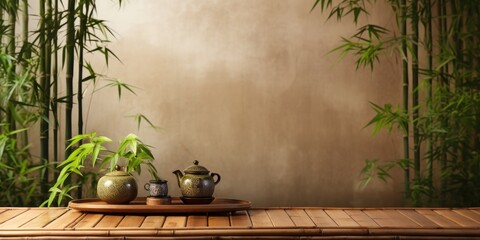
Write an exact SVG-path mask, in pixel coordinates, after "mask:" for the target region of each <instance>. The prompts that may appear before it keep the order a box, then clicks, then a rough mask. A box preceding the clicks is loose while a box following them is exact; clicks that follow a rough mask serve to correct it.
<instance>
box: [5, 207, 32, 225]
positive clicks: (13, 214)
mask: <svg viewBox="0 0 480 240" xmlns="http://www.w3.org/2000/svg"><path fill="white" fill-rule="evenodd" d="M27 210H28V208H25V209H8V210H6V211H3V212H2V213H0V223H3V222H5V221H7V220H9V219H11V218H14V217H16V216H18V215H19V214H22V213H23V212H25V211H27Z"/></svg>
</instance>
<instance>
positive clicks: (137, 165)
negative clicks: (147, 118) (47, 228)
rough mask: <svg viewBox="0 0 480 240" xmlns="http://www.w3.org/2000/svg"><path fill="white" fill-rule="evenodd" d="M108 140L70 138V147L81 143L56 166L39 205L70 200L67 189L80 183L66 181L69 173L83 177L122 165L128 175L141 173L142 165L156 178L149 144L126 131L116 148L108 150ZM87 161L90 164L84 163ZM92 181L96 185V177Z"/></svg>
mask: <svg viewBox="0 0 480 240" xmlns="http://www.w3.org/2000/svg"><path fill="white" fill-rule="evenodd" d="M111 141H112V140H111V139H110V138H108V137H105V136H97V135H96V133H89V134H81V135H77V136H75V137H73V138H72V139H71V141H70V145H69V146H68V147H69V148H73V147H75V146H76V145H77V144H78V143H80V142H83V144H81V145H80V146H78V147H77V148H76V149H75V150H74V151H73V152H72V153H71V154H70V156H69V157H68V158H67V159H66V160H65V161H63V162H62V163H61V164H60V165H58V167H59V168H61V171H60V174H59V175H58V178H57V180H56V182H55V184H54V185H53V186H52V187H51V188H50V189H49V192H50V196H49V198H48V199H47V200H46V201H45V202H44V203H43V204H42V205H47V206H48V207H50V206H52V205H53V204H56V205H57V206H62V205H63V204H64V203H65V201H66V200H68V199H72V196H71V195H70V192H71V191H72V190H74V189H76V188H78V187H79V185H74V184H71V183H70V182H68V181H67V179H69V178H70V177H71V175H72V174H73V175H77V176H79V177H81V178H82V179H85V177H86V176H88V175H92V174H93V176H96V175H97V174H98V173H101V172H102V170H105V168H107V169H108V171H113V170H114V169H115V166H117V165H119V166H120V165H123V166H125V171H126V172H127V173H129V174H132V173H134V172H135V173H137V174H141V172H142V168H141V166H145V167H146V168H147V170H148V172H149V173H150V175H151V176H152V177H153V178H155V179H158V175H157V169H156V168H155V166H154V165H153V160H154V157H153V155H152V152H151V151H150V146H148V145H146V144H144V143H143V142H142V141H141V140H140V139H139V138H138V137H137V136H136V135H135V134H129V135H127V136H126V137H124V138H123V139H121V140H120V143H119V146H118V148H117V149H116V151H109V150H108V149H107V148H106V147H105V146H104V145H105V144H106V143H109V142H111ZM87 161H89V162H90V164H87ZM88 166H90V168H88ZM93 184H94V185H96V178H93Z"/></svg>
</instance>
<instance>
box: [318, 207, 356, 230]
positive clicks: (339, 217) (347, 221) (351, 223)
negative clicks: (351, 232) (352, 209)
mask: <svg viewBox="0 0 480 240" xmlns="http://www.w3.org/2000/svg"><path fill="white" fill-rule="evenodd" d="M325 213H327V214H328V216H330V218H332V219H333V221H335V222H336V223H337V225H338V226H339V227H359V226H360V225H358V223H357V222H355V220H353V219H352V218H351V217H350V216H349V215H348V214H347V213H345V212H344V211H343V210H341V209H327V210H325Z"/></svg>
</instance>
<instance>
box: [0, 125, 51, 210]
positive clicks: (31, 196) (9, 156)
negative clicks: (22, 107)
mask: <svg viewBox="0 0 480 240" xmlns="http://www.w3.org/2000/svg"><path fill="white" fill-rule="evenodd" d="M0 126H1V127H2V128H3V129H4V130H3V131H4V132H3V133H2V134H0V182H1V183H2V184H0V206H16V205H22V206H26V205H32V204H35V203H36V202H38V201H39V200H41V198H42V196H41V195H40V193H39V191H38V188H39V182H38V181H36V178H35V175H34V173H39V172H40V173H41V172H42V170H44V169H45V168H46V167H47V166H46V165H43V164H32V163H31V161H30V156H29V153H28V151H27V148H26V147H23V148H19V146H18V143H17V141H16V140H15V138H14V137H13V136H14V135H15V134H20V133H22V132H24V131H26V129H20V130H16V131H12V132H9V131H8V130H7V129H8V126H5V125H4V124H2V125H0Z"/></svg>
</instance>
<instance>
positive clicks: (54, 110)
mask: <svg viewBox="0 0 480 240" xmlns="http://www.w3.org/2000/svg"><path fill="white" fill-rule="evenodd" d="M53 23H54V24H53V25H54V29H53V31H54V34H53V46H54V48H53V66H52V80H53V90H52V91H53V99H54V101H53V102H52V115H53V118H54V123H53V162H54V165H53V172H54V173H53V178H54V179H57V178H58V171H56V169H57V166H58V164H57V163H58V144H59V142H58V131H59V129H58V122H59V119H58V34H57V33H58V28H59V25H60V24H59V20H58V0H55V14H54V16H53Z"/></svg>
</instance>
